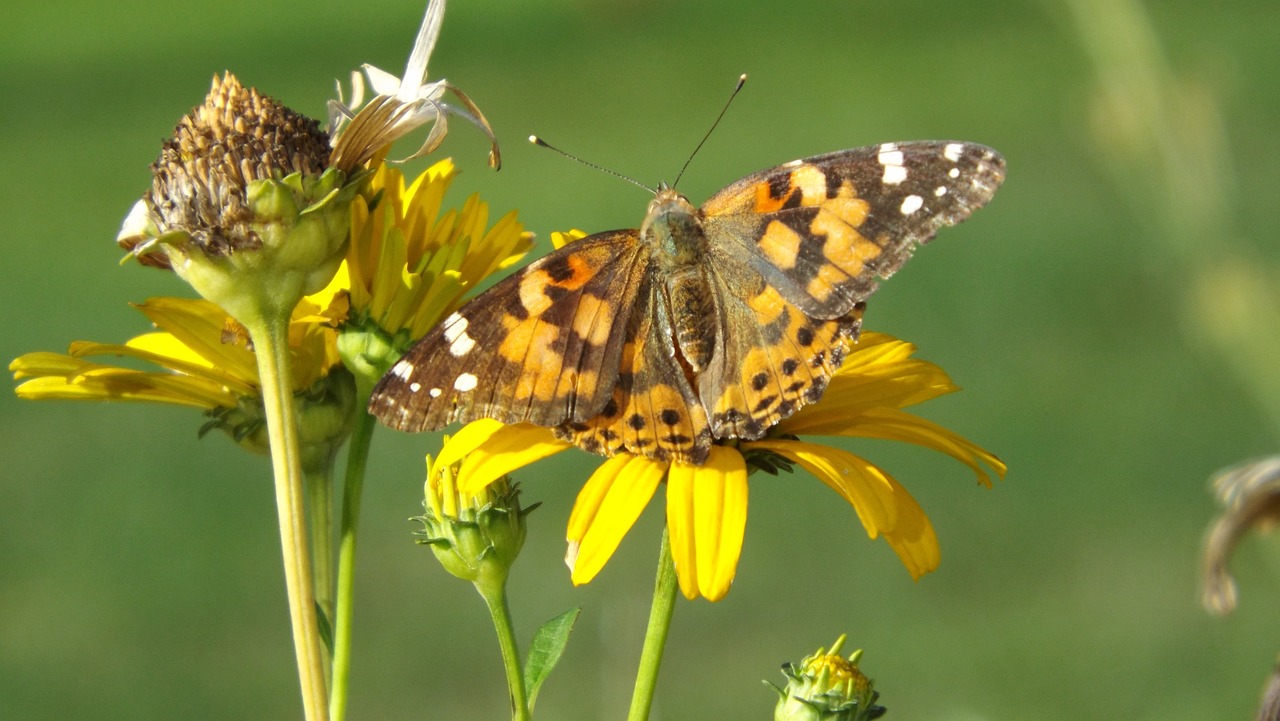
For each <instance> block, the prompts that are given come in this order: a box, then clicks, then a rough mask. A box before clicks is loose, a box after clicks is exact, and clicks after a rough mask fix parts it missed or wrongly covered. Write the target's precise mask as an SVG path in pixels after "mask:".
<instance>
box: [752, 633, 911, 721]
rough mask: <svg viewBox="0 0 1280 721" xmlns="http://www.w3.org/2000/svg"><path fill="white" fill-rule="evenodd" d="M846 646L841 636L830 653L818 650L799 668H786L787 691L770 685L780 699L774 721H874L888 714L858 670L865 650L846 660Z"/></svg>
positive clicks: (783, 670) (783, 667) (787, 666)
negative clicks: (844, 656) (877, 701)
mask: <svg viewBox="0 0 1280 721" xmlns="http://www.w3.org/2000/svg"><path fill="white" fill-rule="evenodd" d="M844 642H845V637H844V636H841V637H840V638H838V639H836V642H835V643H834V644H832V646H831V650H830V651H826V650H824V649H821V648H820V649H818V651H817V653H815V654H813V655H812V656H809V657H808V658H806V659H805V660H804V661H802V662H801V663H800V666H799V667H796V666H793V665H792V664H790V663H786V664H783V666H782V673H783V675H785V676H786V677H787V685H786V688H778V687H777V686H774V685H773V684H769V686H771V687H772V688H773V690H775V691H777V692H778V696H779V698H778V705H777V706H776V707H775V708H774V712H773V718H774V721H871V720H872V719H878V718H880V717H881V716H883V715H884V714H885V711H886V710H887V709H885V707H883V706H878V705H876V699H877V698H879V696H880V694H879V693H878V692H877V691H876V690H875V688H874V687H873V686H874V684H873V682H872V681H871V679H868V678H867V677H866V676H865V675H863V673H862V671H861V670H860V669H859V668H858V661H859V660H860V659H861V658H862V650H861V649H859V650H857V651H854V652H853V653H852V654H850V655H849V658H847V659H845V658H843V657H841V656H840V647H841V646H843V645H844ZM765 683H768V682H767V681H766V682H765Z"/></svg>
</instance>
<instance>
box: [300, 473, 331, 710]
mask: <svg viewBox="0 0 1280 721" xmlns="http://www.w3.org/2000/svg"><path fill="white" fill-rule="evenodd" d="M322 455H323V456H324V457H325V461H324V462H319V459H313V460H315V461H316V462H313V463H307V462H306V459H305V458H304V462H303V467H302V476H303V478H304V479H305V480H306V487H307V527H308V528H309V529H310V530H311V577H312V583H313V586H312V587H313V588H314V590H315V599H316V608H317V609H319V611H318V612H319V613H321V614H323V615H324V617H325V619H327V620H328V621H329V624H330V627H331V628H332V624H333V545H334V544H333V458H332V454H328V453H325V454H322ZM327 658H328V656H326V659H327ZM332 673H333V669H332V666H331V664H329V663H326V664H324V674H325V684H326V686H328V685H329V684H330V682H331V679H332ZM331 715H332V714H331Z"/></svg>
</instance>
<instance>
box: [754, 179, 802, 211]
mask: <svg viewBox="0 0 1280 721" xmlns="http://www.w3.org/2000/svg"><path fill="white" fill-rule="evenodd" d="M795 192H796V187H795V185H794V184H792V185H790V186H788V187H787V192H785V193H783V194H782V197H781V198H775V197H773V193H772V192H770V187H769V184H768V183H756V187H755V196H756V200H755V204H754V205H753V206H752V207H751V210H752V212H754V213H775V212H777V211H779V210H782V206H784V205H786V204H787V201H788V200H789V199H790V198H791V195H792V194H793V193H795Z"/></svg>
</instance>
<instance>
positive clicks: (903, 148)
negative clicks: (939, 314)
mask: <svg viewBox="0 0 1280 721" xmlns="http://www.w3.org/2000/svg"><path fill="white" fill-rule="evenodd" d="M1003 180H1004V159H1003V158H1001V157H1000V155H999V154H998V153H996V152H995V151H994V150H992V149H990V148H988V147H986V146H983V145H977V144H974V143H963V142H955V141H922V142H911V143H883V144H881V145H875V146H869V147H865V148H857V149H854V150H845V151H840V152H836V153H829V154H827V155H820V156H817V157H813V158H807V159H804V160H796V161H792V162H790V163H787V164H785V165H781V166H778V167H777V168H772V169H769V170H765V171H761V172H759V173H755V174H753V175H750V176H747V177H746V178H743V179H742V180H739V181H738V182H736V183H734V184H732V185H730V186H729V187H727V188H725V189H724V190H722V191H720V192H719V193H716V195H715V196H714V197H712V198H711V200H709V201H707V203H706V204H704V205H703V206H702V211H703V214H704V216H705V219H704V230H705V232H706V234H707V238H708V240H709V246H710V248H711V249H712V253H713V255H714V256H716V260H717V262H719V259H720V258H726V259H732V257H736V256H738V255H739V254H742V253H744V252H745V254H746V256H747V257H749V258H750V259H751V262H752V263H753V265H754V266H755V267H756V269H757V270H758V271H759V272H760V274H761V275H762V276H764V278H765V280H766V281H767V282H768V283H770V284H771V285H773V286H775V287H776V288H777V289H778V291H779V292H780V293H782V295H783V296H784V297H785V298H786V299H787V300H788V301H790V302H792V303H794V304H795V305H797V306H798V307H799V308H800V309H801V310H803V311H804V312H805V313H807V314H808V315H810V316H813V317H815V318H837V317H840V316H842V315H844V314H845V313H848V312H849V311H850V309H852V308H853V306H854V304H856V303H858V302H859V301H863V300H866V298H867V297H868V296H869V295H871V293H872V292H873V291H874V290H875V288H876V279H877V278H887V277H889V276H890V275H892V274H893V272H894V271H896V270H897V269H898V268H899V267H901V266H902V264H903V263H904V262H906V260H907V258H909V257H910V256H911V253H912V251H914V250H915V247H916V246H917V245H918V244H920V243H925V242H927V241H929V240H930V239H931V238H933V236H934V235H935V234H936V233H937V232H938V229H939V228H941V227H943V226H946V225H954V224H956V223H959V222H960V221H962V220H964V219H965V218H967V217H968V216H969V214H970V213H971V212H972V211H973V210H975V209H977V208H980V207H982V206H983V205H985V204H986V203H987V201H989V200H990V199H991V196H992V195H993V194H994V193H995V191H996V189H997V188H998V187H999V186H1000V183H1001V182H1002V181H1003Z"/></svg>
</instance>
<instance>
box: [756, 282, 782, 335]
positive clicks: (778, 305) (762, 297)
mask: <svg viewBox="0 0 1280 721" xmlns="http://www.w3.org/2000/svg"><path fill="white" fill-rule="evenodd" d="M788 305H789V304H788V303H787V301H785V300H783V299H782V296H781V295H780V294H779V293H778V291H777V290H776V289H774V288H773V286H768V285H766V286H765V287H764V290H762V291H760V293H758V294H757V295H754V296H752V297H751V298H749V299H748V300H747V306H748V307H750V308H751V310H754V311H755V312H756V316H757V318H758V319H759V324H760V325H762V326H765V325H769V324H770V323H772V322H773V321H775V320H777V319H778V316H780V315H782V312H783V311H784V310H786V309H787V306H788Z"/></svg>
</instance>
